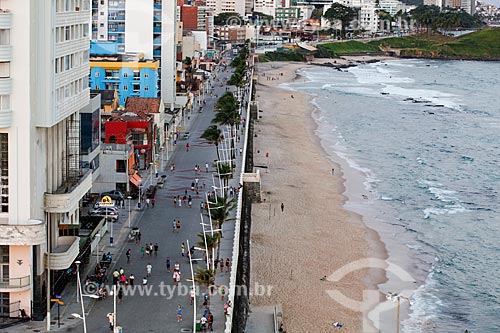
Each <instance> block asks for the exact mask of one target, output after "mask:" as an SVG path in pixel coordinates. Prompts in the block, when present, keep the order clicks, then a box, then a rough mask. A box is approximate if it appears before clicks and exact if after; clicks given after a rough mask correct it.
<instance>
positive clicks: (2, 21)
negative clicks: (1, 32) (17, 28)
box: [0, 9, 12, 29]
mask: <svg viewBox="0 0 500 333" xmlns="http://www.w3.org/2000/svg"><path fill="white" fill-rule="evenodd" d="M10 28H12V13H9V12H8V11H7V10H5V9H3V10H2V9H0V29H10Z"/></svg>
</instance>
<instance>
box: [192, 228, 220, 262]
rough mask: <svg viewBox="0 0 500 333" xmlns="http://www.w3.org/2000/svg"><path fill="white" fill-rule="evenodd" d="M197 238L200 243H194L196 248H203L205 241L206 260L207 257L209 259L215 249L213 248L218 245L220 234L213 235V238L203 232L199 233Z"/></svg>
mask: <svg viewBox="0 0 500 333" xmlns="http://www.w3.org/2000/svg"><path fill="white" fill-rule="evenodd" d="M198 237H200V239H201V241H199V242H197V243H196V246H199V247H201V248H205V240H206V242H207V247H206V249H207V252H208V253H207V254H206V255H207V258H208V257H211V256H212V255H211V253H212V252H213V250H214V249H215V247H216V246H217V245H219V241H220V234H219V233H215V234H214V235H213V236H212V235H207V234H206V233H204V232H199V233H198ZM212 269H215V268H214V258H213V257H212Z"/></svg>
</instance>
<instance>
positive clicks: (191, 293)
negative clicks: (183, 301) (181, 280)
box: [189, 287, 196, 305]
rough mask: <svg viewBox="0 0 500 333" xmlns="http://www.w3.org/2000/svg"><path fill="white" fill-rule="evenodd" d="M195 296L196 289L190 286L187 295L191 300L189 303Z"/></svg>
mask: <svg viewBox="0 0 500 333" xmlns="http://www.w3.org/2000/svg"><path fill="white" fill-rule="evenodd" d="M195 296H196V290H195V289H194V287H191V292H190V295H189V300H190V301H191V305H193V302H194V297H195Z"/></svg>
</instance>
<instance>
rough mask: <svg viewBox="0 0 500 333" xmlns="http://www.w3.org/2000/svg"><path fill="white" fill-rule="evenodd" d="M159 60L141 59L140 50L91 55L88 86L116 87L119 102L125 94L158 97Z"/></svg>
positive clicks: (107, 88) (122, 101)
mask: <svg viewBox="0 0 500 333" xmlns="http://www.w3.org/2000/svg"><path fill="white" fill-rule="evenodd" d="M159 68H160V61H158V60H152V59H145V58H144V54H142V53H123V54H113V55H111V54H110V55H106V54H91V56H90V81H89V83H90V87H91V89H94V90H116V91H117V92H118V97H119V100H120V105H125V102H126V100H127V98H128V97H132V96H137V97H158V95H159V84H160V78H159V75H158V72H159V71H158V69H159Z"/></svg>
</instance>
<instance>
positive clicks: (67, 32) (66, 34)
mask: <svg viewBox="0 0 500 333" xmlns="http://www.w3.org/2000/svg"><path fill="white" fill-rule="evenodd" d="M70 38H71V31H70V29H69V27H65V28H64V40H70Z"/></svg>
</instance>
